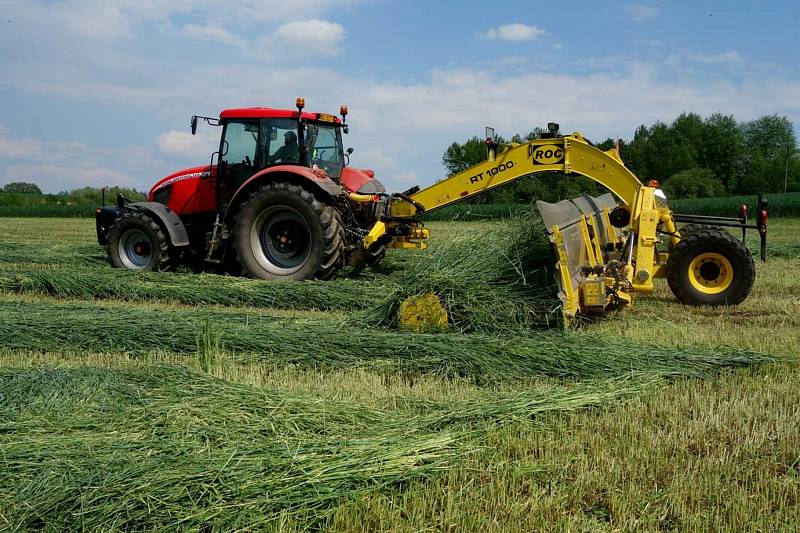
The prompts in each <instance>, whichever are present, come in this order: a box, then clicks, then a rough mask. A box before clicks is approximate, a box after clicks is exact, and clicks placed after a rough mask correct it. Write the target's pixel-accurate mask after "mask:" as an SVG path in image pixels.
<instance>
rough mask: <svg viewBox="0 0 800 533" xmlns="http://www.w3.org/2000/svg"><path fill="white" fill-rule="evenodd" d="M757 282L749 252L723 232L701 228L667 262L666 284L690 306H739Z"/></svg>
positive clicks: (740, 243) (690, 235)
mask: <svg viewBox="0 0 800 533" xmlns="http://www.w3.org/2000/svg"><path fill="white" fill-rule="evenodd" d="M755 279H756V268H755V264H754V263H753V256H752V255H751V254H750V250H748V249H747V247H745V245H744V244H742V242H741V241H739V240H738V239H736V238H735V237H734V236H733V235H731V234H730V233H728V232H727V231H725V230H723V229H717V228H701V229H698V230H696V231H695V232H693V233H689V234H688V235H686V236H685V237H684V238H683V239H681V241H680V242H679V243H678V244H677V245H676V246H675V248H674V249H673V250H672V252H671V253H670V256H669V262H668V263H667V282H668V283H669V287H670V289H672V293H673V294H674V295H675V297H676V298H677V299H678V300H679V301H680V302H682V303H684V304H687V305H736V304H739V303H741V302H742V301H744V299H745V298H747V295H748V294H750V290H751V289H752V288H753V283H754V282H755Z"/></svg>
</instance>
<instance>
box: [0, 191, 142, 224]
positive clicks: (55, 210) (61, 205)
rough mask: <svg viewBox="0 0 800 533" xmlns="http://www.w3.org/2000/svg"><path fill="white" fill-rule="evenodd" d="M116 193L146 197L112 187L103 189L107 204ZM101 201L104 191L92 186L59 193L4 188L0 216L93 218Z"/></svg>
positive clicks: (113, 200)
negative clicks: (6, 189) (104, 190)
mask: <svg viewBox="0 0 800 533" xmlns="http://www.w3.org/2000/svg"><path fill="white" fill-rule="evenodd" d="M9 185H13V184H9ZM29 185H33V184H29ZM34 186H35V185H34ZM14 188H15V189H19V188H18V187H14ZM4 189H5V188H4ZM37 189H38V187H37ZM119 193H122V194H124V195H125V196H126V197H127V198H128V199H129V200H132V201H134V202H140V201H142V200H146V199H147V195H146V194H145V193H142V192H139V191H137V190H135V189H126V188H119V187H113V188H110V189H108V190H106V194H105V201H106V205H108V204H113V203H114V202H115V200H116V197H117V194H119ZM102 202H103V193H102V191H101V190H100V189H98V188H95V187H84V188H82V189H75V190H72V191H63V192H60V193H58V194H41V193H32V192H19V191H18V190H17V191H11V192H9V191H5V190H4V191H0V217H68V218H72V217H93V216H94V210H95V208H96V207H98V206H100V205H102Z"/></svg>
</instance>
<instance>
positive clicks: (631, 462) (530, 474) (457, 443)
mask: <svg viewBox="0 0 800 533" xmlns="http://www.w3.org/2000/svg"><path fill="white" fill-rule="evenodd" d="M3 223H4V227H5V231H4V232H3V236H2V237H0V460H2V462H3V468H2V469H0V529H10V530H29V529H41V528H43V527H44V528H48V529H53V530H55V529H70V530H72V529H83V528H85V529H164V528H169V529H205V528H209V527H210V528H212V529H219V530H231V529H274V530H283V531H294V530H305V529H309V528H319V529H328V530H335V531H375V530H397V531H419V530H448V531H449V530H452V531H475V530H484V531H486V530H489V531H524V530H532V529H537V528H539V529H547V530H553V529H561V530H598V531H605V530H607V531H616V530H632V529H637V530H639V529H649V530H678V531H686V530H707V529H714V530H731V531H734V530H735V531H740V530H742V529H746V530H770V529H775V528H790V527H792V526H794V525H795V524H796V523H797V522H798V519H799V518H800V516H798V515H800V511H798V502H797V500H798V495H799V494H800V429H798V428H800V407H798V406H800V366H798V363H797V354H798V349H799V348H800V318H798V317H800V275H798V273H797V271H798V268H799V267H800V254H798V247H797V245H796V243H797V242H798V241H797V233H798V231H800V220H797V219H778V220H774V221H773V222H772V223H771V225H770V241H771V243H770V249H771V250H772V251H773V254H774V256H773V257H770V259H769V261H768V263H766V264H763V265H762V264H758V265H757V271H758V273H757V279H756V285H755V288H754V290H753V293H752V294H751V296H750V298H748V300H747V301H746V302H745V303H744V304H742V305H740V306H738V307H736V308H716V309H706V308H688V307H685V306H682V305H679V304H678V303H677V302H675V300H674V299H673V297H672V295H671V293H670V292H669V289H668V288H667V287H666V284H665V283H659V285H658V288H657V291H656V292H655V294H653V295H652V296H647V297H644V296H640V297H639V298H637V300H636V302H635V305H634V306H633V307H632V308H631V309H628V310H625V311H624V312H621V313H614V314H612V315H610V316H608V317H606V318H603V319H600V320H596V321H593V322H590V323H585V324H582V325H580V327H578V328H576V330H573V331H569V332H563V331H562V330H561V329H560V328H559V327H557V325H556V327H555V328H553V327H549V328H545V327H543V326H546V325H550V326H553V325H554V324H553V322H554V318H553V317H554V315H553V314H552V309H551V308H550V307H549V305H550V302H551V300H552V298H551V296H552V295H551V294H548V292H547V290H546V287H543V285H542V284H543V283H544V282H543V281H542V280H544V279H545V276H546V275H547V274H548V272H547V271H546V269H545V268H544V267H542V268H541V269H540V270H535V269H534V270H530V269H529V268H527V267H528V266H530V260H531V257H527V256H525V253H524V251H520V249H518V248H514V247H508V246H505V244H504V243H507V242H509V241H513V240H514V239H515V238H517V237H518V233H515V232H518V231H519V227H520V225H519V224H517V225H516V226H515V225H514V223H511V224H510V223H507V222H433V223H431V224H430V227H431V231H432V234H433V236H434V237H433V239H432V250H429V251H427V252H420V253H415V252H403V251H390V252H389V254H388V255H387V258H386V259H385V260H384V262H383V263H381V266H380V267H379V268H377V269H376V270H375V271H366V272H363V273H360V274H358V273H350V272H346V273H345V274H344V275H343V276H341V277H340V278H337V279H335V280H333V281H329V282H308V283H289V284H282V283H265V282H259V281H254V280H246V279H242V278H237V277H230V276H221V275H216V274H210V273H202V274H198V273H193V272H177V273H163V274H160V273H151V274H142V273H130V272H121V271H118V270H112V269H111V268H110V266H109V265H108V264H107V263H106V262H105V254H104V252H103V250H102V249H101V248H100V247H99V246H98V245H97V244H96V242H95V240H94V221H93V220H86V219H34V218H25V219H23V218H19V219H15V218H6V219H3ZM514 242H515V243H516V245H517V246H518V247H519V246H527V245H528V244H530V243H529V242H528V241H525V240H517V241H514ZM494 247H496V248H494ZM534 259H535V258H534ZM543 264H544V263H543ZM523 266H525V267H526V268H523ZM531 272H533V274H531ZM540 275H541V278H539V277H537V276H540ZM422 289H425V290H434V291H436V292H440V293H441V295H442V297H443V298H444V299H445V300H446V303H447V304H448V307H449V311H450V312H451V317H452V320H453V321H454V322H455V324H454V326H452V327H451V328H450V329H449V330H448V331H445V332H432V333H412V332H407V331H401V330H398V329H397V328H396V325H395V324H394V321H393V313H394V311H395V310H396V304H397V303H398V301H399V300H400V299H402V298H403V297H405V296H407V295H408V294H410V293H413V292H414V291H416V290H422Z"/></svg>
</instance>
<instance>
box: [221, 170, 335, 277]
mask: <svg viewBox="0 0 800 533" xmlns="http://www.w3.org/2000/svg"><path fill="white" fill-rule="evenodd" d="M233 245H234V248H235V250H236V255H237V257H238V260H239V263H240V264H241V265H242V269H243V270H244V272H245V273H246V274H248V275H250V276H252V277H254V278H259V279H283V280H304V279H312V278H316V279H327V278H329V277H331V276H332V275H333V274H334V273H335V272H336V271H337V270H338V269H339V267H341V266H342V265H343V264H344V245H345V242H344V226H343V224H342V220H341V214H340V213H339V211H338V210H337V209H336V208H334V207H332V206H329V205H326V204H325V203H323V202H321V201H320V200H319V199H317V198H316V197H315V196H314V195H313V194H312V193H311V192H309V191H307V190H305V189H304V188H302V187H300V186H298V185H293V184H290V183H269V184H267V185H264V186H263V187H261V188H259V189H258V190H257V191H255V192H254V193H252V194H251V195H250V198H249V199H248V200H247V202H245V203H244V204H243V205H242V207H241V208H240V210H239V213H238V215H237V217H236V225H235V227H234V238H233Z"/></svg>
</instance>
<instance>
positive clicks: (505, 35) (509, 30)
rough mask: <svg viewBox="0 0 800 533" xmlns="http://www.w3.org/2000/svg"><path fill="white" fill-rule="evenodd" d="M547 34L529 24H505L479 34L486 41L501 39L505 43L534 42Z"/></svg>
mask: <svg viewBox="0 0 800 533" xmlns="http://www.w3.org/2000/svg"><path fill="white" fill-rule="evenodd" d="M545 33H547V32H546V31H544V30H543V29H541V28H538V27H536V26H528V25H527V24H520V23H514V24H503V25H502V26H499V27H497V28H491V29H490V30H489V31H487V32H485V33H481V34H479V36H480V37H483V38H484V39H499V40H503V41H533V40H534V39H538V38H539V37H541V36H542V35H544V34H545Z"/></svg>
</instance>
